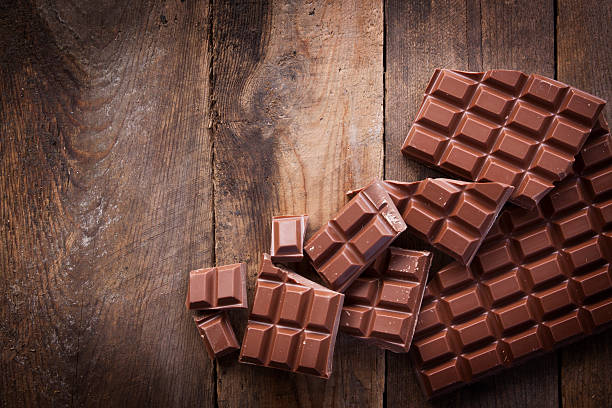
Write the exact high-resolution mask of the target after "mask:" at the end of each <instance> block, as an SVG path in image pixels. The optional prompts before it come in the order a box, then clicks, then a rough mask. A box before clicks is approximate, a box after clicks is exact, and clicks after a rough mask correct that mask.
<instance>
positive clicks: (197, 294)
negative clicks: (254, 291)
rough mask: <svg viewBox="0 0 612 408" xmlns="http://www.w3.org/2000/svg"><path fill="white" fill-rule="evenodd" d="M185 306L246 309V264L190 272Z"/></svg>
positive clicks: (190, 307)
mask: <svg viewBox="0 0 612 408" xmlns="http://www.w3.org/2000/svg"><path fill="white" fill-rule="evenodd" d="M185 306H186V307H187V309H190V310H219V309H236V308H242V309H246V308H247V307H248V305H247V295H246V265H245V264H243V263H239V264H233V265H225V266H218V267H214V268H205V269H197V270H195V271H191V272H189V288H188V289H187V300H186V301H185Z"/></svg>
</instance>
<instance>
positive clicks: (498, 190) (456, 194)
mask: <svg viewBox="0 0 612 408" xmlns="http://www.w3.org/2000/svg"><path fill="white" fill-rule="evenodd" d="M383 183H384V186H385V189H386V190H387V192H388V193H389V196H391V199H392V200H393V203H394V204H395V205H396V207H397V209H398V211H399V212H400V214H401V215H402V218H403V219H404V221H405V222H406V225H407V227H408V231H409V232H411V233H412V234H414V235H416V236H417V237H419V238H420V239H422V240H423V241H425V242H428V243H429V244H431V245H432V246H433V247H435V248H438V249H439V250H441V251H443V252H445V253H447V254H448V255H450V256H452V257H453V258H455V259H456V260H457V261H459V262H461V263H462V264H464V265H469V263H470V262H472V259H473V258H474V255H475V254H476V251H477V250H478V248H480V245H481V244H482V241H483V240H484V238H485V236H486V235H487V233H488V232H489V230H490V229H491V226H492V225H493V222H494V221H495V218H496V217H497V215H498V214H499V212H500V211H501V209H502V207H503V205H504V204H505V203H506V201H507V200H508V198H509V197H510V195H511V194H512V191H513V190H514V187H512V186H508V185H506V184H502V183H495V182H488V183H474V182H468V181H459V180H451V179H443V178H439V179H425V180H422V181H415V182H401V181H393V180H386V181H384V182H383ZM349 194H350V192H349Z"/></svg>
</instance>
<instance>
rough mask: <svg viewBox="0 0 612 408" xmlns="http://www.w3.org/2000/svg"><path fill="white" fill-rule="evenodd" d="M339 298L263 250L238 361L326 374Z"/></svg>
mask: <svg viewBox="0 0 612 408" xmlns="http://www.w3.org/2000/svg"><path fill="white" fill-rule="evenodd" d="M343 303H344V295H343V294H341V293H338V292H334V291H332V290H330V289H327V288H325V287H323V286H321V285H319V284H317V283H315V282H312V281H310V280H308V279H306V278H304V277H302V276H300V275H298V274H296V273H295V272H292V271H289V270H287V269H284V268H281V267H277V266H274V265H273V264H272V261H271V259H270V255H268V254H264V255H263V257H262V262H261V267H260V271H259V277H258V279H257V286H256V288H255V300H254V301H253V309H252V310H251V314H250V316H249V321H248V324H247V329H246V333H245V335H244V339H243V341H242V349H241V350H240V358H239V361H240V362H242V363H248V364H256V365H261V366H265V367H272V368H279V369H282V370H287V371H293V372H298V373H303V374H310V375H314V376H318V377H322V378H329V376H330V375H331V373H332V362H333V355H334V347H335V344H336V335H337V334H338V323H339V322H340V311H341V310H342V305H343Z"/></svg>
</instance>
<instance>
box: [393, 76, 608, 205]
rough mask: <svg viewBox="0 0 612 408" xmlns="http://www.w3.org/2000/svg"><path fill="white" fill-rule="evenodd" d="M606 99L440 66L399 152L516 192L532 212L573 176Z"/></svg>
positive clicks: (548, 82) (541, 81) (544, 82)
mask: <svg viewBox="0 0 612 408" xmlns="http://www.w3.org/2000/svg"><path fill="white" fill-rule="evenodd" d="M605 103H606V102H605V101H604V100H602V99H600V98H597V97H595V96H593V95H590V94H588V93H586V92H583V91H580V90H578V89H576V88H574V87H571V86H569V85H566V84H564V83H562V82H558V81H555V80H552V79H549V78H545V77H543V76H540V75H533V74H532V75H530V76H527V75H525V74H523V73H522V72H519V71H508V70H492V71H487V72H462V71H453V70H447V69H437V70H436V71H435V72H434V74H433V77H432V78H431V81H430V82H429V85H428V86H427V89H426V91H425V97H424V99H423V104H422V105H421V108H420V110H419V112H418V114H417V116H416V119H415V122H414V124H413V125H412V127H411V129H410V131H409V132H408V136H407V137H406V140H405V142H404V145H403V147H402V152H403V153H404V154H406V155H408V156H410V157H412V158H414V159H417V160H420V161H422V162H424V163H425V164H428V165H430V166H434V167H436V168H439V169H441V170H442V171H445V172H447V173H449V174H451V175H454V176H458V177H462V178H465V179H467V180H471V181H480V180H483V181H497V182H500V183H505V184H509V185H512V186H514V187H515V190H514V193H513V194H512V197H511V198H510V200H511V201H512V202H513V203H515V204H517V205H520V206H522V207H525V208H528V209H532V208H534V207H535V206H536V204H537V203H538V202H539V201H540V200H541V199H542V198H543V197H544V196H545V195H546V194H547V193H548V192H549V191H550V190H552V189H553V187H554V183H556V182H558V181H560V180H562V179H564V178H565V177H566V176H567V175H568V174H569V173H571V165H572V162H573V161H574V156H575V155H576V154H577V153H578V151H579V150H580V148H581V147H582V145H583V143H584V141H585V140H586V137H587V136H588V134H589V132H590V131H591V129H593V126H594V124H595V123H596V121H597V118H598V116H599V114H600V112H601V111H602V109H603V107H604V105H605Z"/></svg>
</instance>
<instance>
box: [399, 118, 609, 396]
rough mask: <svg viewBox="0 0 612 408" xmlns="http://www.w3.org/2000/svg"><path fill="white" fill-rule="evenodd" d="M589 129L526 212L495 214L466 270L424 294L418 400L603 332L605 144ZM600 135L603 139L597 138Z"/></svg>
mask: <svg viewBox="0 0 612 408" xmlns="http://www.w3.org/2000/svg"><path fill="white" fill-rule="evenodd" d="M606 132H607V131H606V130H605V129H601V128H600V129H596V130H594V131H593V132H592V133H593V135H592V136H591V138H590V139H589V141H588V142H587V144H586V145H585V147H584V148H583V150H582V151H581V153H580V155H579V156H578V157H577V160H576V163H575V164H574V172H575V175H574V176H571V177H569V178H568V179H566V180H564V181H563V182H561V183H560V184H559V186H557V187H556V188H555V189H554V190H553V191H552V192H551V193H550V194H549V195H548V196H547V197H545V198H544V199H542V201H541V202H540V204H539V205H538V207H537V208H536V210H535V211H528V210H525V209H521V208H508V209H506V210H504V211H503V212H502V214H501V215H500V217H499V220H498V222H497V223H496V224H495V225H494V227H493V228H492V230H491V232H490V233H489V235H488V237H487V239H486V241H485V242H484V243H483V245H482V247H481V248H480V250H479V251H478V254H477V255H476V258H475V259H474V262H472V264H471V266H470V267H465V266H462V265H460V264H458V263H453V264H451V265H449V266H448V267H446V268H444V269H442V270H441V271H440V272H438V273H437V274H436V276H435V277H434V279H432V281H431V282H430V283H429V284H428V286H427V288H426V294H425V298H424V301H423V306H422V308H421V312H420V314H419V320H418V323H417V329H416V333H415V337H414V341H413V346H412V351H411V355H412V357H413V360H414V363H415V366H416V369H417V373H418V378H419V381H420V383H421V385H422V388H423V390H424V392H425V393H426V394H427V395H428V396H433V395H438V394H440V393H444V392H446V391H449V390H452V389H454V388H457V387H460V386H462V385H465V384H468V383H471V382H474V381H477V380H479V379H481V378H483V377H485V376H488V375H491V374H493V373H495V372H497V371H499V370H502V369H505V368H508V367H511V366H514V365H516V364H519V363H520V362H522V361H525V360H526V359H529V358H531V357H534V356H537V355H541V354H543V353H547V352H550V351H552V350H554V349H556V348H558V347H560V346H562V345H565V344H567V343H569V342H572V341H575V340H578V339H581V338H584V337H586V336H588V335H591V334H592V333H595V332H597V331H599V330H602V329H603V328H605V327H606V326H609V325H610V323H612V275H611V266H610V262H611V260H612V139H611V137H610V134H609V133H606ZM604 133H605V134H604Z"/></svg>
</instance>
